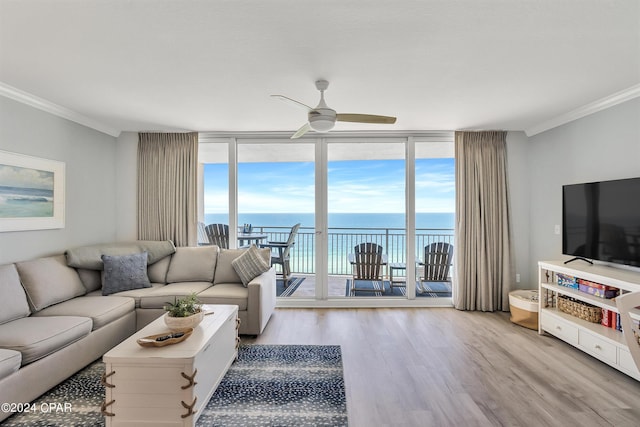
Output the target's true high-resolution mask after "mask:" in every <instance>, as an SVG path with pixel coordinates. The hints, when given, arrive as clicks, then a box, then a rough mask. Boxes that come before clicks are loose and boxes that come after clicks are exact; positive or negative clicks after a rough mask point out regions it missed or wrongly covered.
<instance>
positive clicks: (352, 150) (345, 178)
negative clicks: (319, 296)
mask: <svg viewBox="0 0 640 427" xmlns="http://www.w3.org/2000/svg"><path fill="white" fill-rule="evenodd" d="M327 189H328V190H327V200H328V203H327V205H328V209H327V210H328V244H327V246H328V247H327V259H328V281H327V283H328V286H329V290H328V295H329V297H330V298H333V297H339V298H345V297H347V298H366V297H404V296H405V294H406V293H405V287H404V284H401V283H399V282H395V283H392V282H391V281H390V280H389V275H390V274H391V271H392V269H393V267H394V266H397V265H399V263H403V262H404V261H405V256H406V254H405V236H406V227H405V223H406V220H405V144H404V141H402V140H399V141H393V140H383V141H380V140H378V141H359V142H354V141H349V142H331V143H329V144H328V164H327ZM370 252H371V254H370ZM392 285H397V286H392Z"/></svg>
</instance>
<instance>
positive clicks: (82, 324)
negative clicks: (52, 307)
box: [0, 316, 91, 366]
mask: <svg viewBox="0 0 640 427" xmlns="http://www.w3.org/2000/svg"><path fill="white" fill-rule="evenodd" d="M16 331H20V333H16ZM89 333H91V319H89V318H88V317H75V316H56V317H33V316H29V317H23V318H21V319H16V320H14V321H13V322H10V323H4V324H2V325H0V347H1V348H6V349H9V350H15V351H19V352H20V353H21V354H22V366H24V365H27V364H29V363H31V362H35V361H36V360H38V359H41V358H43V357H45V356H48V355H49V354H51V353H54V352H56V351H58V350H60V349H61V348H63V347H66V346H67V345H69V344H71V343H73V342H76V341H78V340H79V339H81V338H83V337H85V336H87V335H89Z"/></svg>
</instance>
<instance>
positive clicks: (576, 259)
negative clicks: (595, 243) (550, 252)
mask: <svg viewBox="0 0 640 427" xmlns="http://www.w3.org/2000/svg"><path fill="white" fill-rule="evenodd" d="M578 260H580V261H584V262H588V263H589V264H591V265H593V261H591V260H590V259H587V258H584V257H581V256H576V257H573V258H571V259H570V260H568V261H565V262H564V263H565V264H569V263H570V262H573V261H578Z"/></svg>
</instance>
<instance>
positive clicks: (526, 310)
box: [509, 289, 538, 330]
mask: <svg viewBox="0 0 640 427" xmlns="http://www.w3.org/2000/svg"><path fill="white" fill-rule="evenodd" d="M509 310H510V311H511V319H510V320H511V321H512V322H513V323H515V324H517V325H520V326H524V327H525V328H529V329H535V330H538V291H537V290H525V289H521V290H517V291H511V292H509Z"/></svg>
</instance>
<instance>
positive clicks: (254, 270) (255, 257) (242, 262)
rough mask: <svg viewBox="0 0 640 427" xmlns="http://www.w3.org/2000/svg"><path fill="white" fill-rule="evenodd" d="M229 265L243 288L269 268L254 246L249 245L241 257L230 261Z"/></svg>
mask: <svg viewBox="0 0 640 427" xmlns="http://www.w3.org/2000/svg"><path fill="white" fill-rule="evenodd" d="M231 265H232V266H233V269H234V270H235V271H236V273H238V276H240V280H241V281H242V284H243V285H244V286H245V287H246V286H247V285H248V284H249V282H250V281H252V280H253V279H254V278H256V277H258V276H259V275H261V274H262V273H264V272H265V271H267V270H268V269H269V268H270V266H269V263H268V262H267V261H265V259H264V257H263V256H262V254H260V251H259V250H258V248H257V247H256V245H251V247H250V248H249V249H247V250H246V251H244V253H243V254H242V255H240V256H239V257H238V258H236V259H234V260H233V261H231Z"/></svg>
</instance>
